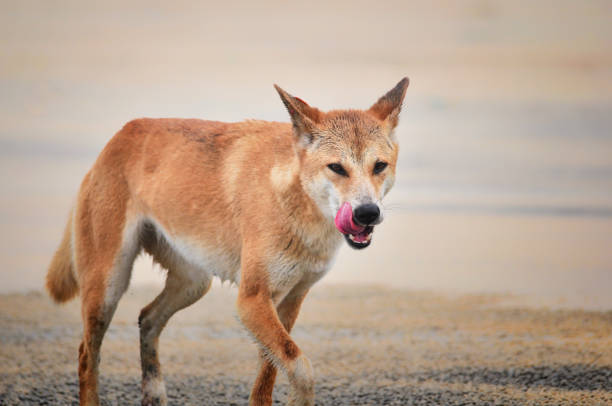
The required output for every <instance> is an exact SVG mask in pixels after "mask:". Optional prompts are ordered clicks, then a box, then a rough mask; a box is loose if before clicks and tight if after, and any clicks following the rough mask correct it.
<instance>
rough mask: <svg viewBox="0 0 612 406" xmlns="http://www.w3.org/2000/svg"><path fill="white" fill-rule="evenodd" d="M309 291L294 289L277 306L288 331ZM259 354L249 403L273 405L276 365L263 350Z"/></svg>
mask: <svg viewBox="0 0 612 406" xmlns="http://www.w3.org/2000/svg"><path fill="white" fill-rule="evenodd" d="M307 292H308V289H305V288H301V287H299V288H296V289H293V291H292V292H291V293H290V294H289V295H287V297H285V299H283V301H282V302H281V303H279V305H278V306H277V307H276V310H277V313H278V317H279V319H280V321H281V323H282V324H283V326H284V327H285V329H286V330H287V332H288V333H290V332H291V329H292V328H293V325H294V324H295V320H296V319H297V316H298V313H299V311H300V306H301V305H302V302H303V301H304V298H305V297H306V293H307ZM259 356H260V363H261V364H260V365H261V366H260V369H259V373H258V375H257V378H256V379H255V384H254V385H253V390H252V391H251V396H250V398H249V404H250V405H251V406H270V405H272V392H273V390H274V381H275V380H276V367H275V366H274V364H273V363H272V362H271V361H270V360H269V359H268V358H266V357H265V355H264V352H263V350H260V352H259Z"/></svg>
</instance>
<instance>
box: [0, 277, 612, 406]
mask: <svg viewBox="0 0 612 406" xmlns="http://www.w3.org/2000/svg"><path fill="white" fill-rule="evenodd" d="M155 293H156V292H155V291H154V290H153V289H138V290H130V291H129V292H128V294H127V295H126V297H125V298H124V299H123V300H122V302H121V304H120V307H119V309H118V311H117V314H116V316H115V319H114V321H113V324H112V325H111V328H110V329H109V332H108V333H107V336H106V338H105V341H104V346H103V351H102V361H101V366H100V368H101V386H100V391H101V397H102V399H103V404H107V405H135V404H139V401H140V383H139V378H140V371H139V361H138V347H137V342H138V339H137V337H138V329H137V326H136V318H137V315H138V310H139V308H140V307H142V306H144V305H145V304H146V303H147V302H148V301H149V300H151V299H152V298H153V297H154V296H155ZM234 298H235V290H232V289H228V288H219V287H217V289H214V290H213V291H212V292H211V293H210V294H209V295H207V297H205V298H204V299H203V300H202V301H200V302H199V303H197V304H196V305H194V306H192V307H191V308H189V309H187V310H185V311H183V312H182V313H180V314H178V315H177V316H176V317H175V318H174V319H173V320H172V321H171V322H170V323H169V325H168V327H167V328H166V330H165V331H164V333H163V334H162V338H161V341H160V357H161V362H162V368H163V371H164V375H165V379H166V384H167V388H168V398H169V401H170V404H174V405H191V404H204V405H246V404H247V403H248V393H249V389H250V385H251V383H252V380H253V379H254V375H255V371H256V364H257V360H256V349H255V346H254V345H253V344H252V343H251V342H250V340H249V338H248V337H247V335H246V334H245V333H244V332H243V331H242V328H241V327H240V326H239V324H238V322H237V321H236V319H235V316H234V310H233V301H234ZM79 314H80V313H79V304H78V301H75V302H73V303H69V304H68V305H66V306H55V305H53V304H52V303H51V302H50V301H49V299H48V298H47V297H46V296H45V295H43V294H41V293H30V294H23V295H17V294H16V295H3V296H0V343H1V346H0V404H1V405H17V404H19V405H21V404H23V405H71V404H77V399H78V384H77V376H76V359H77V357H76V353H77V346H78V342H79V335H80V331H81V326H80V319H79V317H80V316H79ZM294 337H295V338H296V341H297V342H298V344H300V345H301V347H302V348H303V349H304V351H305V352H306V353H307V354H308V355H309V357H310V358H311V360H312V361H313V365H314V368H315V372H316V382H317V384H316V393H317V404H319V405H610V404H612V352H611V351H610V348H612V346H611V344H612V312H587V311H581V310H567V309H566V310H551V309H546V308H527V307H522V306H521V305H520V298H513V297H510V296H499V295H472V296H448V295H441V294H434V293H427V292H412V291H405V290H391V289H384V288H377V287H372V288H366V287H350V286H322V287H317V288H315V289H314V291H313V292H312V293H311V295H310V297H309V298H308V299H307V300H306V303H305V305H304V308H303V311H302V314H301V316H300V318H299V319H298V324H297V326H296V329H295V332H294ZM287 390H288V386H287V381H286V379H285V378H284V377H280V378H279V382H278V384H277V388H276V391H275V404H278V405H282V404H284V402H285V400H286V398H287Z"/></svg>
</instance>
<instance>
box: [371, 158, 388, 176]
mask: <svg viewBox="0 0 612 406" xmlns="http://www.w3.org/2000/svg"><path fill="white" fill-rule="evenodd" d="M387 165H388V164H387V163H386V162H382V161H378V162H376V164H374V174H375V175H378V174H379V173H381V172H382V171H384V170H385V168H386V167H387Z"/></svg>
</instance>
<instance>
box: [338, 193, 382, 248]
mask: <svg viewBox="0 0 612 406" xmlns="http://www.w3.org/2000/svg"><path fill="white" fill-rule="evenodd" d="M334 223H335V224H336V228H337V229H338V230H339V231H340V232H341V233H342V234H344V238H345V239H346V242H347V243H348V245H349V246H350V247H351V248H355V249H363V248H365V247H367V246H368V245H370V243H371V242H372V233H373V232H374V226H371V225H369V226H362V225H360V224H357V223H356V222H355V221H354V220H353V208H352V207H351V204H350V203H348V202H346V203H344V204H343V205H342V207H340V210H338V213H337V214H336V218H335V220H334Z"/></svg>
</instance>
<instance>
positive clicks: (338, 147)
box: [46, 78, 408, 405]
mask: <svg viewBox="0 0 612 406" xmlns="http://www.w3.org/2000/svg"><path fill="white" fill-rule="evenodd" d="M275 87H276V90H277V91H278V94H279V95H280V98H281V100H282V102H283V103H284V105H285V107H286V108H287V111H288V112H289V115H290V117H291V122H292V124H288V123H287V124H285V123H277V122H265V121H251V120H249V121H245V122H239V123H223V122H217V121H202V120H195V119H137V120H134V121H130V122H129V123H127V124H126V125H125V126H124V127H123V128H122V129H121V130H120V131H119V132H118V133H117V134H116V135H115V136H114V137H113V138H112V139H111V140H110V141H109V142H108V144H107V145H106V147H105V148H104V149H103V151H102V152H101V154H100V156H99V157H98V159H97V160H96V162H95V164H94V165H93V167H92V169H91V170H90V171H89V172H88V173H87V174H86V175H85V178H84V179H83V182H82V183H81V187H80V190H79V193H78V197H77V200H76V204H75V205H74V207H73V209H72V212H71V215H70V218H69V219H68V224H67V225H66V229H65V232H64V237H63V239H62V242H61V244H60V247H59V248H58V250H57V252H56V253H55V256H54V257H53V260H52V261H51V264H50V266H49V271H48V274H47V280H46V286H47V289H48V290H49V292H50V294H51V296H52V297H53V299H55V301H57V302H65V301H67V300H69V299H71V298H73V297H74V296H75V295H77V294H80V296H81V308H82V318H83V339H82V342H81V345H80V347H79V364H78V365H79V368H78V374H79V387H80V404H81V405H98V404H99V398H98V363H99V356H100V346H101V343H102V338H103V336H104V333H105V331H106V329H107V327H108V325H109V323H110V321H111V318H112V317H113V313H114V312H115V308H116V306H117V302H118V301H119V299H120V298H121V296H122V295H123V293H124V292H125V291H126V289H127V288H128V284H129V281H130V277H131V271H132V264H133V262H134V259H135V258H136V256H138V255H139V253H140V252H141V251H145V252H147V253H149V254H150V255H151V256H152V257H153V259H154V261H155V262H157V263H159V264H160V265H161V266H162V267H163V268H165V269H167V271H168V272H167V278H166V282H165V287H164V289H163V290H162V292H161V293H160V294H159V296H157V298H156V299H155V300H153V302H151V303H150V304H149V305H147V306H146V307H144V308H143V309H142V311H141V313H140V316H139V319H138V322H139V326H140V358H141V364H142V365H141V366H142V392H143V397H142V404H143V405H164V404H166V403H167V400H166V390H165V386H164V382H163V380H162V375H161V370H160V364H159V359H158V355H157V354H158V351H157V347H158V338H159V335H160V333H161V331H162V329H163V328H164V326H165V325H166V323H167V322H168V320H169V319H170V317H171V316H172V315H173V314H174V313H175V312H177V311H178V310H180V309H183V308H185V307H187V306H189V305H191V304H193V303H194V302H196V301H197V300H198V299H200V298H201V297H202V296H203V295H204V294H205V293H206V292H207V291H208V290H209V288H210V285H211V281H212V279H213V276H217V277H219V278H221V279H223V280H231V281H233V282H234V283H236V284H237V285H238V299H237V310H238V316H239V319H240V320H241V322H242V323H243V324H244V326H245V327H246V329H247V330H248V331H249V332H250V334H251V335H252V336H253V337H254V339H255V340H256V342H257V343H258V345H259V348H260V357H261V367H260V370H259V374H258V375H257V378H256V379H255V383H254V386H253V389H252V392H251V395H250V404H251V405H271V404H272V390H273V386H274V381H275V377H276V373H277V368H281V369H282V370H283V371H284V372H285V373H286V374H287V376H288V378H289V382H290V384H291V393H290V400H289V404H291V405H312V404H314V375H313V370H312V366H311V364H310V361H309V360H308V358H307V357H306V356H305V355H304V353H303V352H302V351H301V349H300V347H298V345H297V344H296V343H295V342H294V341H293V339H292V338H291V336H290V335H289V333H290V332H291V329H292V327H293V325H294V323H295V320H296V317H297V315H298V312H299V309H300V305H301V304H302V301H303V300H304V297H305V296H306V294H307V292H308V290H309V289H310V288H311V286H312V285H313V284H314V283H315V282H316V281H318V280H319V279H320V278H321V277H322V276H323V275H325V273H326V272H327V271H328V270H329V268H330V266H331V264H332V261H333V259H334V256H335V254H336V252H337V250H338V248H339V246H340V245H341V241H342V235H344V238H345V240H346V242H347V243H348V245H350V246H351V247H353V248H356V249H362V248H365V247H367V246H368V245H369V244H370V242H371V238H372V233H373V230H374V227H375V226H376V225H377V224H379V223H380V222H381V221H382V219H383V212H382V210H381V200H382V198H383V197H384V196H385V195H386V194H387V192H388V191H389V190H390V189H391V186H392V185H393V182H394V178H395V168H396V162H397V157H398V141H397V139H396V137H395V135H394V131H393V130H394V129H395V127H396V126H397V124H398V118H399V113H400V109H401V106H402V102H403V99H404V95H405V93H406V89H407V87H408V79H407V78H404V79H402V80H401V81H400V82H399V83H398V84H397V85H396V86H395V87H394V88H393V89H392V90H390V91H389V92H388V93H386V94H385V95H384V96H383V97H381V98H380V99H379V100H378V101H377V102H376V103H375V104H374V105H373V106H372V107H370V108H369V109H368V110H365V111H363V110H334V111H329V112H323V111H320V110H319V109H317V108H314V107H311V106H309V105H308V104H307V103H305V102H304V101H303V100H301V99H299V98H297V97H294V96H292V95H290V94H289V93H287V92H285V91H284V90H282V89H281V88H280V87H278V86H276V85H275Z"/></svg>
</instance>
